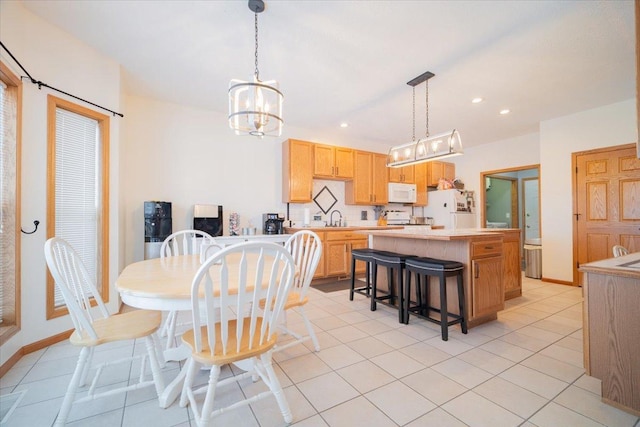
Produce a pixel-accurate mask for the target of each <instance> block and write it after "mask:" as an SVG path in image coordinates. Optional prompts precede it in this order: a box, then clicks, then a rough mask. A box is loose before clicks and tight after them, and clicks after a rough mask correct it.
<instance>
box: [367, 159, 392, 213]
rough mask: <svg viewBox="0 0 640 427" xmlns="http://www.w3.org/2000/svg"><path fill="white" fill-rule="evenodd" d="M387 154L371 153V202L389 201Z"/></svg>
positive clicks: (383, 202) (384, 203)
mask: <svg viewBox="0 0 640 427" xmlns="http://www.w3.org/2000/svg"><path fill="white" fill-rule="evenodd" d="M387 169H390V168H387V155H386V154H377V153H376V154H373V171H372V175H371V181H372V183H371V189H372V193H373V203H374V204H376V205H386V204H387V203H388V202H389V186H388V184H389V181H388V179H387Z"/></svg>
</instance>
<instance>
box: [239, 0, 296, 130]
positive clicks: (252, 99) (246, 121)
mask: <svg viewBox="0 0 640 427" xmlns="http://www.w3.org/2000/svg"><path fill="white" fill-rule="evenodd" d="M249 9H251V11H252V12H253V13H254V18H255V46H256V49H255V65H256V68H255V71H254V74H253V80H252V81H250V82H248V81H243V80H235V79H234V80H231V82H230V83H229V127H231V129H233V130H234V131H235V132H236V135H253V136H259V137H263V136H265V135H266V136H280V135H281V134H282V125H283V121H282V101H283V99H284V96H283V95H282V92H280V90H279V88H278V82H277V81H275V80H269V81H265V82H263V81H261V80H260V72H259V71H258V13H261V12H263V11H264V9H265V6H264V1H262V0H249Z"/></svg>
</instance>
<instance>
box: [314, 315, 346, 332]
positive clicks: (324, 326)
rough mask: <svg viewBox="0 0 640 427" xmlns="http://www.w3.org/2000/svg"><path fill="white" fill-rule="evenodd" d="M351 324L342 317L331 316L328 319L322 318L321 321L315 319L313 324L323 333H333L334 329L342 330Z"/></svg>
mask: <svg viewBox="0 0 640 427" xmlns="http://www.w3.org/2000/svg"><path fill="white" fill-rule="evenodd" d="M327 314H328V313H327ZM351 314H353V313H351ZM350 323H351V322H345V321H344V320H342V319H341V318H340V317H338V316H333V315H329V316H328V317H321V318H319V319H313V324H314V325H315V326H316V327H317V328H318V329H320V330H321V331H331V330H333V329H338V328H342V327H344V326H348V325H349V324H350Z"/></svg>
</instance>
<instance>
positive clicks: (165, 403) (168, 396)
mask: <svg viewBox="0 0 640 427" xmlns="http://www.w3.org/2000/svg"><path fill="white" fill-rule="evenodd" d="M186 376H187V372H186V365H185V366H184V367H183V368H182V369H180V372H179V373H178V376H176V377H175V378H174V379H173V381H171V383H169V385H167V386H166V387H165V389H164V391H163V392H162V394H161V395H160V396H159V397H158V401H159V402H160V407H161V408H168V407H169V406H171V404H172V403H173V402H175V400H176V398H177V397H178V395H179V394H180V393H181V392H182V384H183V383H184V379H185V377H186Z"/></svg>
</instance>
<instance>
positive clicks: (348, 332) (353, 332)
mask: <svg viewBox="0 0 640 427" xmlns="http://www.w3.org/2000/svg"><path fill="white" fill-rule="evenodd" d="M328 332H329V334H331V335H333V336H334V337H335V338H337V339H338V340H339V341H341V342H343V343H347V342H350V341H355V340H359V339H361V338H364V337H366V336H367V334H366V333H365V332H363V331H361V330H360V329H358V328H356V327H354V326H351V325H347V326H343V327H342V328H337V329H332V330H330V331H328Z"/></svg>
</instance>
